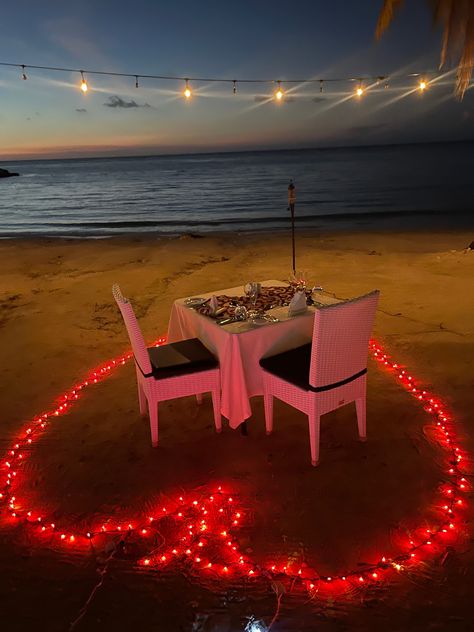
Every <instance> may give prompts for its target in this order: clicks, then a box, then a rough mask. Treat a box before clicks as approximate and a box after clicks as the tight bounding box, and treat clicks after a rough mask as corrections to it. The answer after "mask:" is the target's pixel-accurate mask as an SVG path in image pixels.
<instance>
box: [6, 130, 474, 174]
mask: <svg viewBox="0 0 474 632" xmlns="http://www.w3.org/2000/svg"><path fill="white" fill-rule="evenodd" d="M470 143H474V138H467V139H457V140H422V141H409V142H402V143H396V142H382V143H364V144H355V145H351V144H335V145H323V146H321V147H316V146H309V147H301V146H297V147H276V148H265V147H264V148H254V149H222V150H219V149H215V150H207V149H204V150H202V151H199V150H191V151H181V150H179V151H177V152H174V151H172V152H168V153H166V152H164V153H150V154H125V155H123V156H119V155H114V154H107V153H104V154H98V155H93V156H92V155H91V156H57V157H48V158H12V159H11V160H9V159H4V158H0V165H2V166H6V165H8V164H11V163H15V164H17V163H23V162H48V161H49V162H56V161H58V160H60V161H63V160H64V161H66V160H69V161H76V160H113V159H119V160H130V159H132V160H133V159H137V160H138V159H141V158H168V157H169V158H173V157H176V158H179V157H183V156H215V155H227V154H261V153H274V152H283V153H285V152H304V151H308V152H311V151H332V150H334V151H336V150H338V149H341V150H344V149H354V150H357V149H361V150H364V149H372V148H378V147H380V148H383V147H413V146H418V145H420V146H424V145H464V144H470ZM20 175H21V174H20Z"/></svg>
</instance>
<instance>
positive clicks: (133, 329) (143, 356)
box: [112, 283, 152, 375]
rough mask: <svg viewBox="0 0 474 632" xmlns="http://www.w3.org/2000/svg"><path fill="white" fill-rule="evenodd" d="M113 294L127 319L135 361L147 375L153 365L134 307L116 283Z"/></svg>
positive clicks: (126, 324) (126, 323)
mask: <svg viewBox="0 0 474 632" xmlns="http://www.w3.org/2000/svg"><path fill="white" fill-rule="evenodd" d="M112 294H113V295H114V298H115V301H116V303H117V305H118V306H119V309H120V311H121V313H122V316H123V320H124V321H125V327H126V328H127V332H128V337H129V338H130V342H131V344H132V350H133V355H134V356H135V362H136V363H137V364H138V367H139V368H140V369H141V371H142V373H144V374H145V375H146V374H148V373H151V372H152V366H151V362H150V356H149V355H148V351H147V348H146V344H145V341H144V340H143V336H142V332H141V330H140V326H139V324H138V322H137V318H136V316H135V312H134V311H133V307H132V306H131V304H130V303H129V301H128V299H126V298H125V297H124V296H123V295H122V292H121V290H120V287H119V286H118V285H117V284H116V283H115V284H114V285H113V286H112Z"/></svg>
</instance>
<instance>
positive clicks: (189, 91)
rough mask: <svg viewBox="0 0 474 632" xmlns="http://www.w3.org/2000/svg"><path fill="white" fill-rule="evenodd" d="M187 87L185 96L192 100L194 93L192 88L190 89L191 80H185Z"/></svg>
mask: <svg viewBox="0 0 474 632" xmlns="http://www.w3.org/2000/svg"><path fill="white" fill-rule="evenodd" d="M185 82H186V85H185V87H184V96H185V97H186V99H190V98H191V95H192V92H191V88H190V87H189V80H188V79H185Z"/></svg>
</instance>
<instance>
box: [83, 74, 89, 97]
mask: <svg viewBox="0 0 474 632" xmlns="http://www.w3.org/2000/svg"><path fill="white" fill-rule="evenodd" d="M81 90H82V92H84V94H85V93H86V92H87V91H88V90H89V86H88V85H87V81H86V80H85V79H84V73H83V71H82V70H81Z"/></svg>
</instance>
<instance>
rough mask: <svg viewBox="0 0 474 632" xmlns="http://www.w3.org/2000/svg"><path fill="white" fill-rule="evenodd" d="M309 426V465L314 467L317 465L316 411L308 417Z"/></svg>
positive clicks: (317, 433)
mask: <svg viewBox="0 0 474 632" xmlns="http://www.w3.org/2000/svg"><path fill="white" fill-rule="evenodd" d="M308 425H309V445H310V448H311V465H313V466H316V465H318V463H319V427H320V416H319V415H318V414H316V411H314V412H311V413H310V414H309V415H308Z"/></svg>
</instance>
